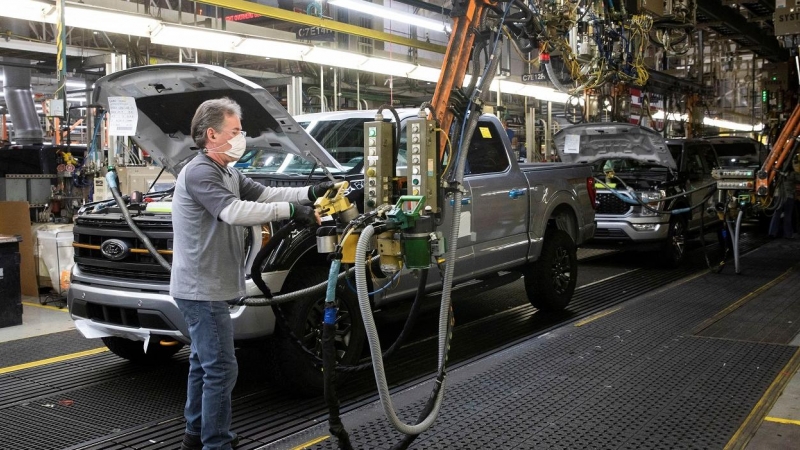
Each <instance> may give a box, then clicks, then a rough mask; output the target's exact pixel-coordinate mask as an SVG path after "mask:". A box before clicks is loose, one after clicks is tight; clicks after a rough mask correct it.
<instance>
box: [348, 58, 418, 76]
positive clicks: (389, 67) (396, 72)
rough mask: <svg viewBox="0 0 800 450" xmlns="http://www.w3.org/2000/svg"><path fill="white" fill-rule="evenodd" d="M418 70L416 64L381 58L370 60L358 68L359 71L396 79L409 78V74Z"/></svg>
mask: <svg viewBox="0 0 800 450" xmlns="http://www.w3.org/2000/svg"><path fill="white" fill-rule="evenodd" d="M416 68H417V66H416V65H415V64H411V63H407V62H403V61H394V60H391V59H381V58H369V59H368V60H367V62H365V63H364V64H361V65H360V66H358V70H363V71H365V72H372V73H380V74H383V75H392V76H395V77H405V76H408V73H409V72H411V71H412V70H414V69H416Z"/></svg>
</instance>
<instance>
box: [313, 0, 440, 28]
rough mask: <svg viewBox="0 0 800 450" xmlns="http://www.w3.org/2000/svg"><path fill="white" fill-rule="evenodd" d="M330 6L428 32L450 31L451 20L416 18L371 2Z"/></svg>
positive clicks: (337, 0)
mask: <svg viewBox="0 0 800 450" xmlns="http://www.w3.org/2000/svg"><path fill="white" fill-rule="evenodd" d="M328 4H331V5H335V6H338V7H340V8H346V9H350V10H353V11H356V12H360V13H362V14H369V15H371V16H375V17H381V18H384V19H388V20H394V21H397V22H403V23H407V24H409V25H414V26H417V27H421V28H427V29H428V30H433V31H440V32H444V31H445V30H446V29H448V30H449V29H450V28H451V25H450V23H449V22H450V19H447V22H444V21H441V20H434V19H429V18H427V17H421V16H415V15H413V14H409V13H407V12H403V11H398V10H396V9H390V8H386V7H384V6H381V5H375V4H373V3H371V2H364V1H361V0H329V1H328Z"/></svg>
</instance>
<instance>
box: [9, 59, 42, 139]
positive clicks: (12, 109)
mask: <svg viewBox="0 0 800 450" xmlns="http://www.w3.org/2000/svg"><path fill="white" fill-rule="evenodd" d="M3 62H12V61H9V58H4V59H3ZM14 62H16V61H14ZM0 64H2V63H0ZM3 93H4V94H5V100H6V106H7V107H8V113H9V114H10V115H11V121H12V122H13V123H14V139H13V141H14V142H15V143H17V144H41V143H42V141H43V139H44V133H43V132H42V125H41V123H39V114H37V113H36V106H35V105H34V103H33V92H32V90H31V69H27V68H23V67H15V66H8V65H5V66H4V67H3Z"/></svg>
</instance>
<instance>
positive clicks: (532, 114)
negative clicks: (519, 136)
mask: <svg viewBox="0 0 800 450" xmlns="http://www.w3.org/2000/svg"><path fill="white" fill-rule="evenodd" d="M525 103H527V97H526V98H525ZM526 106H527V105H526ZM527 111H528V114H525V147H526V149H527V150H526V151H525V162H534V161H536V160H537V159H538V158H537V156H538V154H539V151H538V149H539V147H538V146H537V145H536V108H527Z"/></svg>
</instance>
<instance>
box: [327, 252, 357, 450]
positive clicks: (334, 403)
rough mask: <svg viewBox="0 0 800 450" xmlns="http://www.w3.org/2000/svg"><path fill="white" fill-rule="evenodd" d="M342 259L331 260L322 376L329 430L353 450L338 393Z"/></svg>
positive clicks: (341, 443) (344, 447)
mask: <svg viewBox="0 0 800 450" xmlns="http://www.w3.org/2000/svg"><path fill="white" fill-rule="evenodd" d="M340 266H341V260H340V259H338V258H335V259H333V261H331V268H330V271H329V272H328V286H327V289H326V292H325V313H324V315H323V319H322V377H323V388H324V396H325V403H326V404H327V405H328V430H329V431H330V432H331V434H332V435H334V436H336V438H337V439H338V441H339V448H340V449H342V450H352V448H353V445H352V444H351V443H350V436H349V435H348V434H347V430H346V429H345V427H344V425H343V424H342V419H341V418H340V417H339V396H338V395H337V394H336V347H335V345H334V344H335V341H336V316H337V313H338V312H339V308H338V307H337V306H336V284H337V279H338V274H339V268H340Z"/></svg>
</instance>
